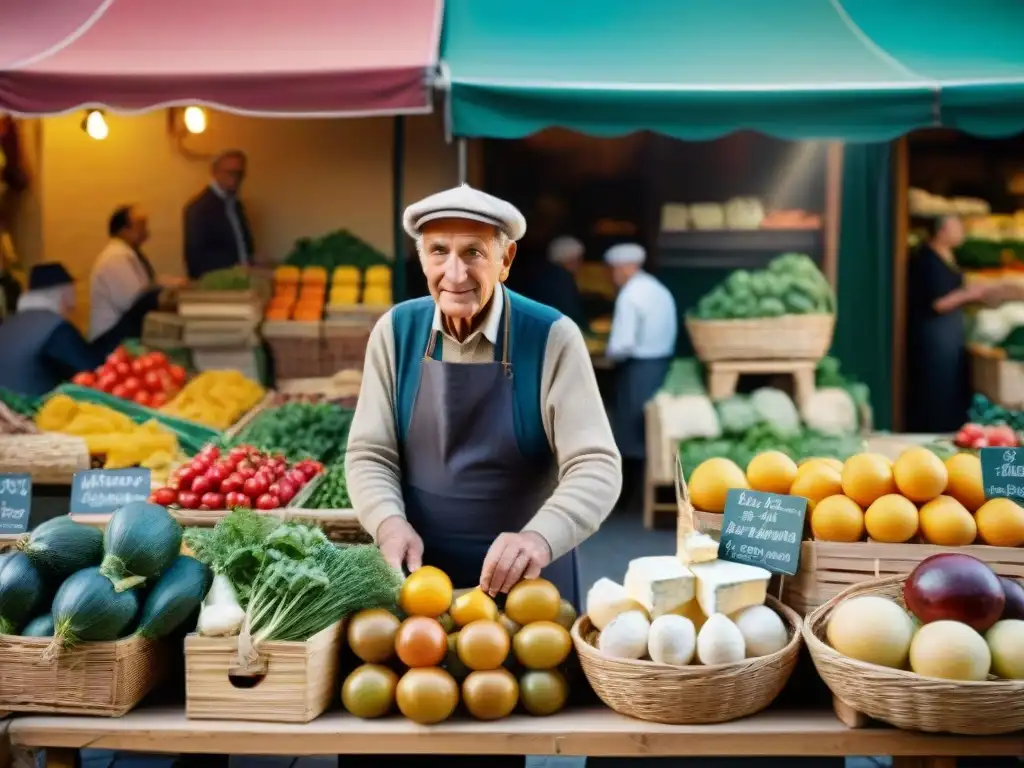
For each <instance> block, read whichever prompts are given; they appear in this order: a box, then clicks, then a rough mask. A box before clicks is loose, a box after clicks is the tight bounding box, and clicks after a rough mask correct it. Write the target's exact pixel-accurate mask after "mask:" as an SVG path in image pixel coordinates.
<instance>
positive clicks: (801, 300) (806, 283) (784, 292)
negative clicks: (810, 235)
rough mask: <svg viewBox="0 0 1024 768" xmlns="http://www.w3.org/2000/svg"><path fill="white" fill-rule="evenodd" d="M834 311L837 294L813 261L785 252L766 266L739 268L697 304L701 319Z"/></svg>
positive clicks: (696, 315)
mask: <svg viewBox="0 0 1024 768" xmlns="http://www.w3.org/2000/svg"><path fill="white" fill-rule="evenodd" d="M832 312H835V295H834V294H833V292H832V287H831V286H830V285H829V284H828V281H827V280H826V279H825V276H824V275H822V274H821V271H820V270H819V269H818V267H817V265H816V264H815V263H814V261H813V260H812V259H811V258H810V257H809V256H806V255H804V254H799V253H786V254H783V255H781V256H778V257H776V258H775V259H773V260H772V262H771V263H770V264H769V265H768V267H767V268H766V269H761V270H757V271H756V272H748V271H747V270H745V269H738V270H736V271H735V272H733V273H732V274H730V275H729V277H727V278H726V279H725V282H723V283H721V284H720V285H718V286H717V287H715V288H714V289H713V290H712V291H711V292H710V293H708V294H706V295H705V296H704V297H703V298H701V300H700V301H699V302H698V303H697V309H696V311H695V312H694V314H693V316H694V317H696V318H697V319H700V320H736V319H742V318H760V317H779V316H781V315H787V314H791V315H806V314H829V313H832Z"/></svg>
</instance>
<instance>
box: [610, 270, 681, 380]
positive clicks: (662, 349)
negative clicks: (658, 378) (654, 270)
mask: <svg viewBox="0 0 1024 768" xmlns="http://www.w3.org/2000/svg"><path fill="white" fill-rule="evenodd" d="M678 332H679V321H678V318H677V316H676V300H675V299H674V298H673V297H672V293H671V292H670V291H669V289H668V288H666V287H665V286H664V285H662V284H661V282H660V281H659V280H657V279H656V278H655V277H653V276H652V275H649V274H648V273H647V272H643V271H640V272H637V273H636V274H635V275H633V276H632V277H631V278H630V279H629V281H628V282H627V283H626V284H625V285H624V286H622V289H621V290H620V291H619V295H618V296H617V297H616V299H615V312H614V314H613V315H612V332H611V335H610V336H609V338H608V347H607V350H606V351H605V355H606V356H607V357H609V358H611V359H612V360H626V359H629V358H636V359H640V360H650V359H653V358H659V357H672V355H674V354H675V351H676V334H677V333H678Z"/></svg>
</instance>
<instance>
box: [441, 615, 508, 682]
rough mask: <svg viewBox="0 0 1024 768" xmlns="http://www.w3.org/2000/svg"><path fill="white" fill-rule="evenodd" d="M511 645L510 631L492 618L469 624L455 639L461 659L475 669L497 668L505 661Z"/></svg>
mask: <svg viewBox="0 0 1024 768" xmlns="http://www.w3.org/2000/svg"><path fill="white" fill-rule="evenodd" d="M511 647H512V641H511V640H510V639H509V636H508V632H506V631H505V628H504V627H503V626H501V624H499V623H498V622H496V621H491V620H490V619H481V620H480V621H474V622H473V623H472V624H467V625H466V626H465V627H463V628H462V629H461V630H460V631H459V636H458V637H457V638H456V640H455V649H456V652H457V653H458V655H459V660H460V661H461V662H462V663H463V664H465V665H466V666H467V667H469V668H470V669H472V670H474V671H479V670H486V669H497V668H498V667H500V666H501V665H502V664H504V663H505V659H506V658H508V652H509V649H510V648H511Z"/></svg>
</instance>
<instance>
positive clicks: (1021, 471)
mask: <svg viewBox="0 0 1024 768" xmlns="http://www.w3.org/2000/svg"><path fill="white" fill-rule="evenodd" d="M981 482H982V485H983V486H984V489H985V498H986V499H1014V500H1016V501H1024V448H982V449H981Z"/></svg>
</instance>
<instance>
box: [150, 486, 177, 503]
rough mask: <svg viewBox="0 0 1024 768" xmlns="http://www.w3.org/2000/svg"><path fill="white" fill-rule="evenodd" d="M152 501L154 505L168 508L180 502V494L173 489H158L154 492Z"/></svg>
mask: <svg viewBox="0 0 1024 768" xmlns="http://www.w3.org/2000/svg"><path fill="white" fill-rule="evenodd" d="M150 499H151V500H152V502H153V503H154V504H159V505H160V506H161V507H167V506H170V505H171V504H173V503H174V502H176V501H177V500H178V492H177V491H175V490H174V489H173V488H166V487H165V488H157V489H156V490H155V491H153V495H152V496H150Z"/></svg>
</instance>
